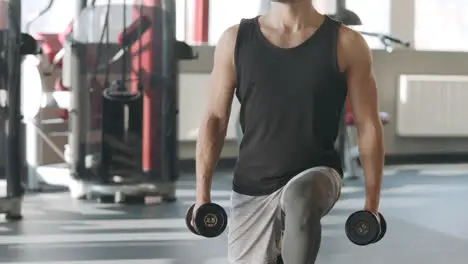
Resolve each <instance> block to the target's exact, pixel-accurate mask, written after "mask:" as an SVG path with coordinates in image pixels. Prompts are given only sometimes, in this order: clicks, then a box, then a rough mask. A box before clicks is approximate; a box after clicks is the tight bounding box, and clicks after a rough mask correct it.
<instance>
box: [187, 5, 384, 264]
mask: <svg viewBox="0 0 468 264" xmlns="http://www.w3.org/2000/svg"><path fill="white" fill-rule="evenodd" d="M271 2H272V3H271V9H270V11H269V12H268V13H267V14H266V15H264V16H259V17H257V18H254V19H247V20H243V21H242V22H241V23H240V25H236V26H233V27H231V28H229V29H227V30H226V32H224V34H223V35H222V37H221V38H220V40H219V42H218V45H217V47H216V51H215V55H214V67H213V71H212V74H211V84H210V89H211V90H210V94H209V100H208V102H209V103H208V108H207V110H206V114H205V117H204V119H203V122H202V124H201V126H200V135H199V139H198V143H197V154H196V162H197V169H196V174H197V187H196V189H197V194H196V204H197V206H200V205H201V204H204V203H208V202H210V201H211V198H210V189H211V181H212V176H213V173H214V170H215V167H216V162H217V160H218V158H219V155H220V152H221V149H222V146H223V142H224V138H225V135H226V130H227V127H228V121H229V116H230V111H231V103H232V100H233V96H234V94H235V95H236V96H237V98H238V99H239V101H240V103H241V111H240V120H241V126H242V130H243V132H244V137H243V139H242V143H241V146H240V150H239V157H238V162H237V166H236V169H235V172H234V180H233V194H232V207H231V214H230V216H231V219H230V225H229V235H228V236H229V237H228V243H229V254H228V255H229V256H228V258H229V261H230V263H235V264H270V263H275V261H276V260H275V259H276V257H277V256H278V255H279V253H280V252H278V249H279V248H281V255H282V257H283V260H284V263H286V264H310V263H314V262H315V260H316V257H317V253H318V249H319V246H320V240H321V224H320V220H321V218H322V217H323V216H324V215H325V214H327V213H328V211H329V210H330V209H331V208H332V207H333V205H334V204H335V202H336V200H337V199H338V197H339V194H340V189H341V178H342V176H341V175H342V168H341V161H340V159H339V156H338V153H337V151H336V150H335V147H334V144H335V140H336V137H337V134H338V127H339V122H340V116H341V111H342V109H343V105H344V102H345V97H346V95H348V96H349V98H350V101H351V103H352V106H353V112H354V116H355V119H356V124H357V129H358V142H359V149H360V155H361V162H362V166H363V169H364V174H365V177H366V203H365V207H364V208H365V210H368V211H371V212H373V213H376V214H377V213H378V207H379V199H380V198H379V197H380V186H381V179H382V170H383V156H384V151H383V144H382V125H381V123H380V120H379V116H378V106H377V89H376V84H375V79H374V75H373V73H372V67H371V63H372V62H371V53H370V51H369V48H368V46H367V44H366V42H365V40H364V39H363V38H362V36H361V35H360V34H359V33H357V32H355V31H353V30H351V29H349V28H347V27H345V26H343V25H341V24H340V23H338V22H336V21H333V20H332V19H330V18H328V17H326V16H323V15H321V14H319V13H318V12H317V11H316V10H315V9H314V7H313V4H312V3H311V1H310V0H289V1H287V0H282V1H279V0H277V1H273V0H272V1H271ZM281 236H282V246H281V245H280V243H281Z"/></svg>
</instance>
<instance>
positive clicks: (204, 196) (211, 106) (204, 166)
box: [196, 26, 238, 205]
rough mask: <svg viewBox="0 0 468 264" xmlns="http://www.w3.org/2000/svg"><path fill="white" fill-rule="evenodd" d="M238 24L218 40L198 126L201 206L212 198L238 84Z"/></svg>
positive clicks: (197, 159) (197, 166) (198, 175)
mask: <svg viewBox="0 0 468 264" xmlns="http://www.w3.org/2000/svg"><path fill="white" fill-rule="evenodd" d="M237 29H238V26H233V27H231V28H229V29H227V30H226V31H225V32H224V33H223V35H222V36H221V38H220V39H219V41H218V44H217V46H216V50H215V53H214V62H213V70H212V72H211V78H210V84H209V94H208V105H207V107H206V110H205V114H204V116H203V120H202V123H201V125H200V129H199V135H198V140H197V148H196V177H197V186H196V189H197V195H196V202H197V204H198V205H201V204H204V203H207V202H210V201H211V196H210V191H211V182H212V178H213V173H214V171H215V168H216V163H217V162H218V159H219V156H220V153H221V150H222V148H223V145H224V140H225V137H226V132H227V127H228V123H229V116H230V114H231V105H232V99H233V96H234V90H235V86H236V70H235V66H234V49H235V44H236V38H237Z"/></svg>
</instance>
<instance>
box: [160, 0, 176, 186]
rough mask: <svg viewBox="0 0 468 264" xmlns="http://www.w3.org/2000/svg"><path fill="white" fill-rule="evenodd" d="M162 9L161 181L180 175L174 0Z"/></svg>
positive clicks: (174, 179) (174, 178)
mask: <svg viewBox="0 0 468 264" xmlns="http://www.w3.org/2000/svg"><path fill="white" fill-rule="evenodd" d="M161 9H162V19H161V22H162V27H161V28H162V36H161V43H162V67H161V73H162V77H163V80H165V81H164V82H163V83H162V100H161V107H162V115H161V136H162V139H161V145H162V151H161V154H162V162H161V176H162V180H164V181H170V182H174V181H176V180H177V179H178V177H179V172H178V170H177V163H178V142H177V108H178V107H177V79H178V77H177V76H178V70H177V69H178V61H177V60H176V57H175V50H174V46H175V41H176V35H175V34H176V33H175V18H176V13H175V12H176V6H175V1H174V0H163V1H161Z"/></svg>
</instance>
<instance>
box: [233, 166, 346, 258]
mask: <svg viewBox="0 0 468 264" xmlns="http://www.w3.org/2000/svg"><path fill="white" fill-rule="evenodd" d="M307 183H311V186H312V185H313V186H312V187H311V188H310V190H311V191H315V192H320V194H319V195H317V196H315V197H319V198H317V199H316V201H311V207H312V206H316V207H319V208H320V212H321V217H323V216H324V215H326V214H327V213H328V212H329V211H330V210H331V208H332V207H333V205H334V204H335V203H336V201H337V200H338V198H339V196H340V192H341V187H342V179H341V176H340V175H339V173H338V172H337V171H335V170H334V169H331V168H328V167H315V168H311V169H308V170H305V171H303V172H301V173H299V174H298V175H297V176H295V177H294V178H292V179H291V180H290V181H289V182H288V183H287V184H286V185H285V186H284V187H283V188H281V189H280V190H278V191H276V192H274V193H272V194H270V195H266V196H248V195H242V194H239V193H236V192H233V193H232V196H231V202H232V206H231V211H230V219H229V235H228V252H229V253H228V259H229V263H231V264H272V263H275V260H276V258H277V256H278V255H279V254H280V247H281V237H282V231H283V228H284V225H283V221H284V213H286V214H287V207H288V206H287V204H285V201H284V195H283V194H284V193H285V190H287V189H288V188H289V187H290V186H291V185H294V184H300V185H303V184H307Z"/></svg>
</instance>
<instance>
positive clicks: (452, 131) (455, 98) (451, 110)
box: [396, 75, 468, 137]
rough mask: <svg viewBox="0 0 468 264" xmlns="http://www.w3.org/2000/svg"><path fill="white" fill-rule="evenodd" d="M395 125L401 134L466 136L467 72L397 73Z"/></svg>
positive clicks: (467, 126) (467, 123)
mask: <svg viewBox="0 0 468 264" xmlns="http://www.w3.org/2000/svg"><path fill="white" fill-rule="evenodd" d="M397 98H398V100H397V114H396V123H397V124H396V126H397V133H398V135H400V136H404V137H468V76H461V75H459V76H456V75H400V84H399V88H398V97H397Z"/></svg>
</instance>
